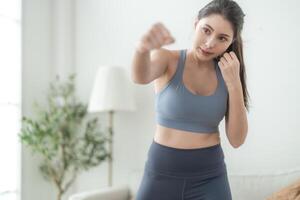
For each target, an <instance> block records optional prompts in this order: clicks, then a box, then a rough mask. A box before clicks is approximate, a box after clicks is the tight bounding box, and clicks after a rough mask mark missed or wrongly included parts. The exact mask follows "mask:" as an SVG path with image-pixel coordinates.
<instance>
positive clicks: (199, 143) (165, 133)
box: [154, 124, 220, 149]
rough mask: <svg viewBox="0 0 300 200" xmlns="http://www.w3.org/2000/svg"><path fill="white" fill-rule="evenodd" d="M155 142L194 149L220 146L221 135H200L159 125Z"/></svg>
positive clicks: (217, 133) (216, 133)
mask: <svg viewBox="0 0 300 200" xmlns="http://www.w3.org/2000/svg"><path fill="white" fill-rule="evenodd" d="M154 141H156V142H157V143H159V144H162V145H165V146H169V147H174V148H182V149H194V148H201V147H209V146H213V145H216V144H219V143H220V134H219V132H215V133H201V134H199V133H193V132H189V131H183V130H178V129H173V128H168V127H164V126H161V125H159V124H157V126H156V131H155V135H154Z"/></svg>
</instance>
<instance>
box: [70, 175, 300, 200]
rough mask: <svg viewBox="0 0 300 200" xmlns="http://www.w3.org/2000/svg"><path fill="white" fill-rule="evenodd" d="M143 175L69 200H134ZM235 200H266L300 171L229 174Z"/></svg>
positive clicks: (298, 176) (79, 194)
mask: <svg viewBox="0 0 300 200" xmlns="http://www.w3.org/2000/svg"><path fill="white" fill-rule="evenodd" d="M141 175H142V173H141V172H139V173H136V175H135V177H132V178H130V180H129V183H128V184H123V185H116V186H112V187H104V188H99V189H98V190H92V191H83V192H78V193H76V194H73V195H71V196H70V197H69V200H134V195H135V193H136V190H137V187H138V185H139V182H140V179H141ZM228 179H229V183H230V187H231V192H232V198H233V200H266V199H267V198H269V197H270V196H272V194H273V193H275V192H277V191H278V190H280V189H282V188H284V187H286V186H288V185H290V184H291V183H293V182H295V181H298V180H300V170H290V171H286V172H280V173H273V174H263V175H258V174H244V175H243V174H228Z"/></svg>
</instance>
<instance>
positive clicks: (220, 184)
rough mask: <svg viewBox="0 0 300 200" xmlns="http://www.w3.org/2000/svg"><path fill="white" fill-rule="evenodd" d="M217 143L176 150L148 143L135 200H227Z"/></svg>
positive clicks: (227, 186) (225, 179)
mask: <svg viewBox="0 0 300 200" xmlns="http://www.w3.org/2000/svg"><path fill="white" fill-rule="evenodd" d="M231 199H232V197H231V190H230V185H229V182H228V177H227V169H226V164H225V162H224V153H223V150H222V147H221V145H220V144H217V145H214V146H209V147H202V148H196V149H179V148H174V147H169V146H166V145H162V144H159V143H157V142H156V141H154V140H153V141H152V143H151V145H150V148H149V150H148V158H147V161H146V163H145V167H144V173H143V176H142V180H141V182H140V185H139V188H138V190H137V193H136V198H135V200H231Z"/></svg>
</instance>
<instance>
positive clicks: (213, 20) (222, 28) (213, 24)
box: [199, 15, 233, 36]
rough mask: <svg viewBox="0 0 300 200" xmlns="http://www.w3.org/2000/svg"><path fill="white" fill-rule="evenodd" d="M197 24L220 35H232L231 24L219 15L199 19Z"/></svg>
mask: <svg viewBox="0 0 300 200" xmlns="http://www.w3.org/2000/svg"><path fill="white" fill-rule="evenodd" d="M199 24H200V25H201V26H208V27H209V28H211V29H213V30H214V31H216V32H218V33H220V34H226V35H229V36H232V35H233V29H232V25H231V23H230V22H229V21H228V20H226V19H224V18H223V17H222V16H221V15H210V16H207V17H204V18H202V19H200V21H199Z"/></svg>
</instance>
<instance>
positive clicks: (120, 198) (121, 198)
mask: <svg viewBox="0 0 300 200" xmlns="http://www.w3.org/2000/svg"><path fill="white" fill-rule="evenodd" d="M129 198H130V189H129V187H128V186H127V185H121V186H113V187H104V188H101V189H99V190H92V191H85V192H80V193H77V194H73V195H71V196H70V197H69V200H129Z"/></svg>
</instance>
